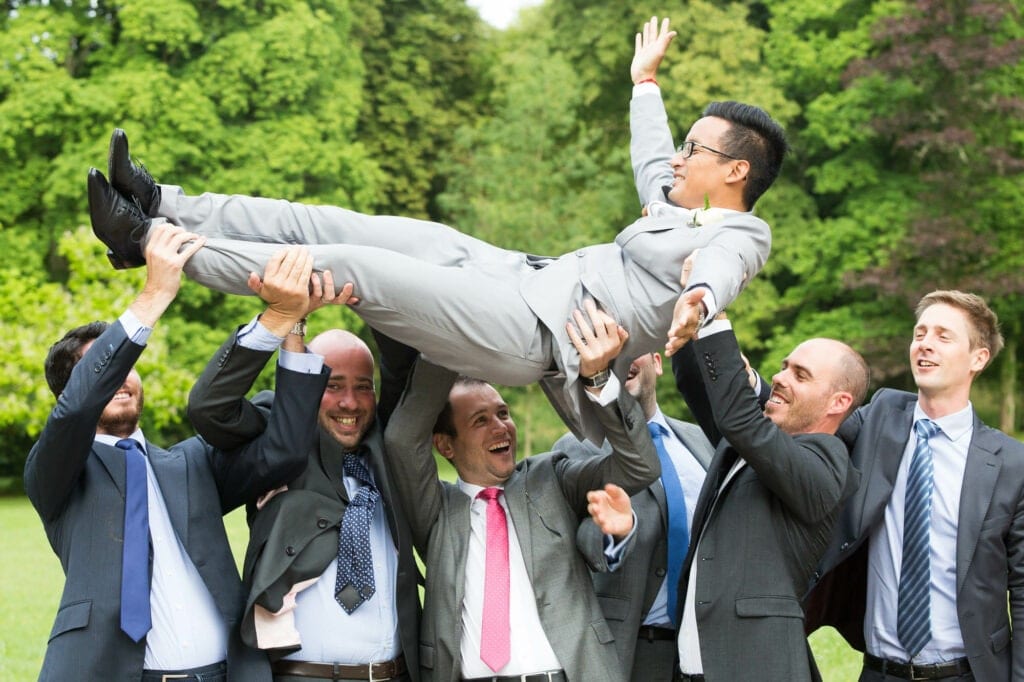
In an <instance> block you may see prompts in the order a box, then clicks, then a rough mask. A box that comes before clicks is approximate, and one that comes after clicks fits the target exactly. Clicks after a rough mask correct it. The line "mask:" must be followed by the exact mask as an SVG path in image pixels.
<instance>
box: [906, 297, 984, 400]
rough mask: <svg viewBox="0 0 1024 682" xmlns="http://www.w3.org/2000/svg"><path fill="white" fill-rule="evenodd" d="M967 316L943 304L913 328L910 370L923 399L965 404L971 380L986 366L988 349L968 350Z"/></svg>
mask: <svg viewBox="0 0 1024 682" xmlns="http://www.w3.org/2000/svg"><path fill="white" fill-rule="evenodd" d="M970 331H971V327H970V322H969V320H968V318H967V315H966V314H965V313H964V312H963V311H962V310H960V309H959V308H956V307H954V306H951V305H948V304H946V303H936V304H934V305H930V306H928V307H927V308H925V309H924V311H922V313H921V316H920V317H919V318H918V320H917V324H916V325H914V340H913V341H912V342H911V343H910V369H911V371H912V372H913V374H914V382H915V383H916V384H917V387H918V390H920V391H921V393H922V395H924V396H927V397H931V398H940V397H949V398H954V399H956V400H957V401H958V402H963V404H966V401H967V398H968V396H969V394H970V390H971V383H972V382H973V381H974V376H975V375H976V374H977V373H978V372H980V371H981V370H982V369H984V368H985V364H986V363H987V362H988V358H989V351H988V349H987V348H975V349H971V338H970Z"/></svg>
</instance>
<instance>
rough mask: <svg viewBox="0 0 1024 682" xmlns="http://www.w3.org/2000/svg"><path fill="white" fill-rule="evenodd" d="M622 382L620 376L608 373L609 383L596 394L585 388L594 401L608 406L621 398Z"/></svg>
mask: <svg viewBox="0 0 1024 682" xmlns="http://www.w3.org/2000/svg"><path fill="white" fill-rule="evenodd" d="M621 387H622V384H620V383H619V378H618V377H617V376H615V375H614V374H609V375H608V383H607V384H605V385H604V386H602V387H601V392H600V393H598V394H597V395H594V394H593V393H591V392H590V391H588V390H586V389H584V391H583V392H584V393H586V394H587V397H588V398H589V399H590V400H592V401H593V402H595V403H597V404H598V405H600V406H601V407H608V406H609V405H611V404H612V403H614V402H615V401H616V400H618V399H619V391H620V389H621Z"/></svg>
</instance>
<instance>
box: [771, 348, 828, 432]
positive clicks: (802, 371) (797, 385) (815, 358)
mask: <svg viewBox="0 0 1024 682" xmlns="http://www.w3.org/2000/svg"><path fill="white" fill-rule="evenodd" d="M834 344H835V342H833V341H830V340H829V339H811V340H810V341H805V342H803V343H801V344H800V345H799V346H797V347H796V348H794V349H793V352H791V353H790V354H789V355H788V356H787V357H786V359H785V360H783V361H782V369H781V370H780V371H779V372H778V373H777V374H775V376H773V377H772V393H771V395H770V396H769V397H768V402H767V403H766V404H765V407H764V414H765V416H766V417H768V418H769V419H771V420H772V421H773V422H775V425H776V426H778V427H779V428H780V429H782V430H783V431H785V432H786V433H788V434H791V435H793V434H797V433H815V432H824V433H830V432H831V431H830V430H829V429H828V428H826V427H825V422H826V421H827V418H828V416H829V414H832V413H835V411H836V410H837V409H838V408H837V406H836V398H837V395H838V393H837V391H836V390H835V388H834V387H835V385H836V381H835V380H836V376H835V374H836V371H837V365H836V362H835V357H836V352H837V348H836V346H835V345H834ZM833 430H834V429H833Z"/></svg>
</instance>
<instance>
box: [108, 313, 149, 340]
mask: <svg viewBox="0 0 1024 682" xmlns="http://www.w3.org/2000/svg"><path fill="white" fill-rule="evenodd" d="M117 321H118V322H120V323H121V326H122V327H123V328H124V333H125V336H127V337H128V339H129V340H130V341H131V342H132V343H134V344H135V345H137V346H145V345H146V342H147V341H149V335H150V334H152V333H153V328H152V327H147V326H146V325H144V324H142V322H140V321H139V318H138V317H137V316H136V315H135V313H133V312H132V310H131V308H129V309H128V310H126V311H124V312H123V313H121V317H119V318H117Z"/></svg>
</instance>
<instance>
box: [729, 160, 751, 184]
mask: <svg viewBox="0 0 1024 682" xmlns="http://www.w3.org/2000/svg"><path fill="white" fill-rule="evenodd" d="M729 163H730V164H731V165H732V167H731V168H730V169H729V174H728V175H727V176H725V184H727V185H728V184H733V183H737V182H745V181H746V179H747V176H748V175H750V162H749V161H747V160H746V159H737V160H735V161H730V162H729Z"/></svg>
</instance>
